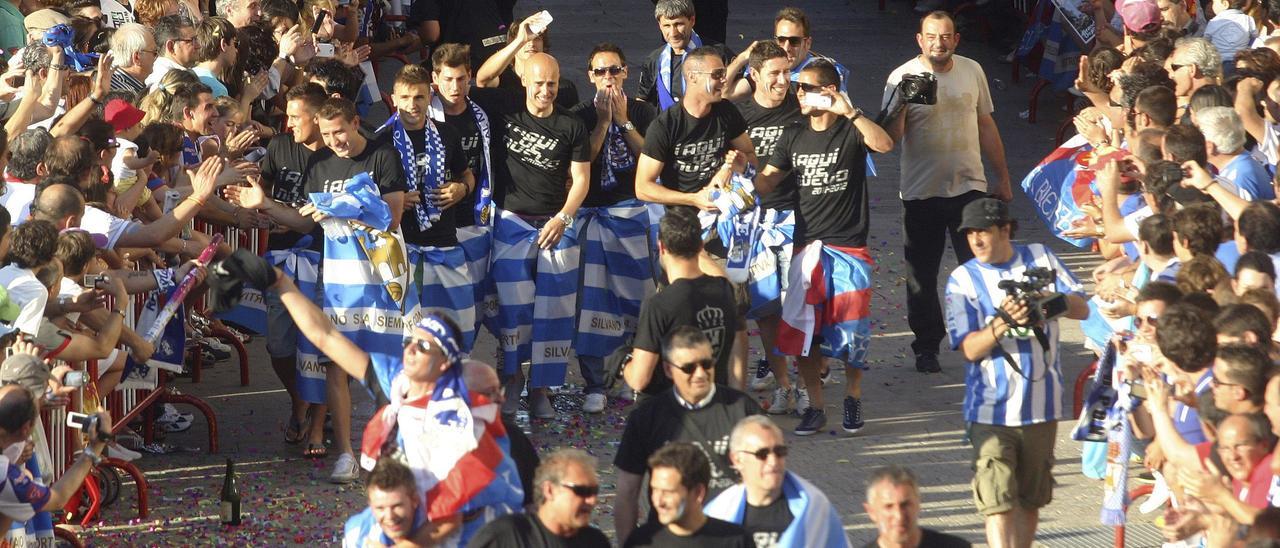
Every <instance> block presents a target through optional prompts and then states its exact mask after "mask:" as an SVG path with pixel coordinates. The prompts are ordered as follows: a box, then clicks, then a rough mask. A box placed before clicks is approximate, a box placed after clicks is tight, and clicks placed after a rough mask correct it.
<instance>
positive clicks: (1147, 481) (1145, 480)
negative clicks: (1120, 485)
mask: <svg viewBox="0 0 1280 548" xmlns="http://www.w3.org/2000/svg"><path fill="white" fill-rule="evenodd" d="M1133 481H1135V482H1137V483H1140V484H1142V485H1153V484H1155V482H1156V476H1155V474H1152V473H1151V471H1150V470H1148V471H1146V472H1143V473H1141V474H1138V475H1137V476H1136V477H1134V478H1133Z"/></svg>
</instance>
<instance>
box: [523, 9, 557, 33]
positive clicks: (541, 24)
mask: <svg viewBox="0 0 1280 548" xmlns="http://www.w3.org/2000/svg"><path fill="white" fill-rule="evenodd" d="M529 19H531V21H529V32H532V33H534V34H542V33H543V32H544V31H546V30H547V26H549V25H550V24H551V22H552V21H554V20H555V19H554V18H552V17H551V12H549V11H547V10H542V11H540V12H538V13H535V14H533V15H532V16H530V17H529Z"/></svg>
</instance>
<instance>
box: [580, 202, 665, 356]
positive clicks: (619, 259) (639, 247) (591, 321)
mask: <svg viewBox="0 0 1280 548" xmlns="http://www.w3.org/2000/svg"><path fill="white" fill-rule="evenodd" d="M574 226H577V227H578V234H579V235H580V236H579V239H580V241H581V243H582V271H581V279H582V282H581V284H582V290H581V292H580V293H579V294H578V330H577V336H576V338H575V342H574V344H573V349H574V352H576V353H577V354H578V355H580V356H595V357H600V358H603V357H605V356H608V355H609V354H610V353H611V352H613V351H614V350H615V349H617V348H618V346H619V345H621V344H623V343H624V342H625V340H626V338H627V337H629V336H631V335H632V334H634V333H635V331H636V326H637V322H638V321H639V318H640V305H641V303H642V302H644V300H645V299H646V298H648V297H649V296H650V295H652V294H653V293H654V292H656V291H657V284H656V282H655V280H654V276H653V269H652V265H651V263H650V262H649V210H648V208H646V207H645V206H644V204H643V203H640V202H639V201H638V200H626V201H623V202H619V203H617V204H614V205H612V206H608V207H598V208H585V207H584V208H581V209H579V210H578V220H577V222H575V223H574Z"/></svg>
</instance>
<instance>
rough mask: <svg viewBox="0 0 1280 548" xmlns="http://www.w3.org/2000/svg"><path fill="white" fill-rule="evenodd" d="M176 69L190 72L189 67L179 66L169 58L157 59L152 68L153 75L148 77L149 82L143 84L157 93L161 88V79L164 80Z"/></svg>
mask: <svg viewBox="0 0 1280 548" xmlns="http://www.w3.org/2000/svg"><path fill="white" fill-rule="evenodd" d="M175 69H177V70H186V71H190V69H188V68H187V67H184V66H182V65H179V64H178V63H177V62H176V61H174V60H172V59H169V58H168V57H157V58H156V62H155V64H154V65H152V66H151V74H148V75H147V80H146V81H145V82H143V83H144V84H146V85H147V87H148V88H150V89H151V91H155V90H156V89H158V88H159V87H160V79H161V78H164V75H165V74H168V72H169V71H171V70H175Z"/></svg>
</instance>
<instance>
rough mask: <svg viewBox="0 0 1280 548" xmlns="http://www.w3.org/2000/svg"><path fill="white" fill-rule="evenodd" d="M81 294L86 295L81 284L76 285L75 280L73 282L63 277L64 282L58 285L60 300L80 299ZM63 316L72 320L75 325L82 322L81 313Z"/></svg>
mask: <svg viewBox="0 0 1280 548" xmlns="http://www.w3.org/2000/svg"><path fill="white" fill-rule="evenodd" d="M81 293H84V288H83V287H80V284H78V283H76V282H75V280H72V279H71V278H67V277H63V278H62V281H61V282H60V283H59V284H58V298H59V299H61V298H63V297H66V298H68V299H74V298H76V297H79V296H80V294H81ZM62 316H63V317H65V318H66V319H68V320H71V321H72V322H73V323H74V322H79V321H80V313H79V312H67V313H66V314H63V315H62Z"/></svg>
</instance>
